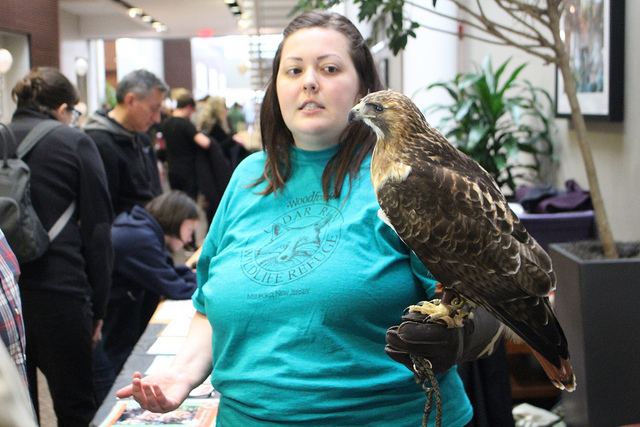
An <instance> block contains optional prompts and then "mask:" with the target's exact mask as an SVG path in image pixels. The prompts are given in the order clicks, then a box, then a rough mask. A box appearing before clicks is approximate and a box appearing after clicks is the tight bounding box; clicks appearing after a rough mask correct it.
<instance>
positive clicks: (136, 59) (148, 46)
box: [116, 38, 164, 79]
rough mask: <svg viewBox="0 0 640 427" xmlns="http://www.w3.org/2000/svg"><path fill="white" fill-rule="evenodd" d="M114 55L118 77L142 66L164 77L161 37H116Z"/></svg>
mask: <svg viewBox="0 0 640 427" xmlns="http://www.w3.org/2000/svg"><path fill="white" fill-rule="evenodd" d="M116 57H117V58H118V60H117V64H116V67H117V73H118V77H119V78H120V77H124V76H126V75H127V74H129V73H130V72H132V71H135V70H139V69H141V68H144V69H146V70H148V71H151V72H152V73H153V74H155V75H156V76H158V77H160V78H161V79H164V53H163V47H162V39H159V38H158V39H129V38H123V39H117V40H116Z"/></svg>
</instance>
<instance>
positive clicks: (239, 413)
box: [193, 148, 472, 426]
mask: <svg viewBox="0 0 640 427" xmlns="http://www.w3.org/2000/svg"><path fill="white" fill-rule="evenodd" d="M336 149H337V148H332V149H329V150H324V151H316V152H310V151H303V150H299V149H296V148H293V149H292V153H291V158H292V165H293V169H292V170H293V174H292V177H291V179H290V180H289V181H288V182H287V184H286V186H285V189H284V191H282V192H278V193H277V194H270V195H267V196H263V195H258V194H257V193H258V192H259V191H260V190H262V189H263V188H264V187H265V185H266V184H261V185H259V186H257V187H251V184H253V183H254V182H255V180H256V179H257V177H259V176H260V175H261V174H262V172H263V167H264V161H265V155H264V153H262V152H260V153H256V154H253V155H252V156H250V157H249V158H247V159H246V160H245V161H244V162H242V163H241V164H240V166H239V167H238V168H237V169H236V171H235V172H234V175H233V177H232V179H231V182H230V183H229V186H228V188H227V191H226V192H225V195H224V197H223V199H222V201H221V203H220V206H219V207H218V211H217V213H216V215H215V218H214V219H213V222H212V224H211V228H210V230H209V233H208V235H207V238H206V240H205V243H204V246H203V251H202V255H201V257H200V260H199V262H198V282H199V285H198V290H197V291H196V293H195V294H194V296H193V300H194V304H195V307H196V309H197V310H198V311H200V312H203V313H205V314H206V316H207V318H208V319H209V321H210V322H211V325H212V328H213V338H212V347H213V371H212V375H211V378H212V383H213V386H214V387H215V388H216V390H218V391H219V392H220V393H221V395H222V397H221V401H220V409H219V414H218V420H217V425H218V426H258V425H260V426H264V425H274V426H275V425H301V426H312V425H332V426H347V425H349V426H356V425H357V426H361V425H371V426H381V425H393V426H419V425H420V424H421V420H422V414H423V410H424V405H425V403H426V397H425V394H424V391H423V390H422V388H421V387H420V386H419V385H417V384H416V383H415V381H414V379H413V374H412V373H411V372H410V371H409V370H408V369H407V368H405V367H404V366H403V365H401V364H399V363H397V362H395V361H393V360H392V359H390V358H389V357H388V356H387V355H386V353H385V351H384V347H385V333H386V330H387V328H389V327H391V326H393V325H397V324H399V323H400V321H401V315H402V312H403V310H404V309H405V308H406V307H407V306H408V305H411V304H414V303H416V302H418V301H421V300H424V299H427V296H432V295H433V291H434V284H435V281H434V280H433V278H432V277H431V275H430V274H429V272H428V271H427V270H426V268H425V267H424V266H423V265H422V264H421V263H420V262H419V261H418V260H417V259H416V258H415V256H413V254H412V253H410V251H409V250H408V249H407V248H406V246H405V245H404V244H403V243H402V242H401V240H400V239H399V238H398V237H397V235H396V234H395V233H394V231H393V230H392V229H391V228H390V227H388V226H387V225H386V224H384V223H383V222H382V221H381V220H380V219H379V218H378V216H377V211H378V209H379V206H378V203H377V201H376V199H375V195H374V192H373V186H372V184H371V177H370V173H369V168H370V157H369V158H368V159H367V160H366V161H365V162H364V163H363V166H362V170H361V174H360V176H359V177H356V178H355V179H354V180H353V181H352V187H351V190H350V191H349V190H348V189H349V185H348V183H347V182H345V187H344V189H343V195H342V197H341V198H340V199H334V200H330V201H328V202H325V200H324V198H323V196H322V188H321V184H320V182H321V181H320V178H321V175H322V171H323V169H324V167H325V165H326V164H327V162H328V160H329V159H330V157H331V156H332V155H333V154H334V153H335V152H336ZM347 179H348V178H347ZM439 381H440V388H441V392H442V400H443V404H444V409H443V416H444V421H445V422H444V423H443V425H446V426H462V425H464V424H466V423H467V422H468V421H469V420H470V419H471V416H472V409H471V405H470V403H469V401H468V399H467V397H466V395H465V393H464V388H463V385H462V381H461V380H460V377H459V376H458V374H457V372H456V369H455V368H452V369H451V370H450V371H449V372H447V373H445V374H443V375H441V376H440V377H439ZM434 411H435V410H434ZM430 421H431V422H432V423H434V422H435V412H434V413H433V414H432V416H431V419H430Z"/></svg>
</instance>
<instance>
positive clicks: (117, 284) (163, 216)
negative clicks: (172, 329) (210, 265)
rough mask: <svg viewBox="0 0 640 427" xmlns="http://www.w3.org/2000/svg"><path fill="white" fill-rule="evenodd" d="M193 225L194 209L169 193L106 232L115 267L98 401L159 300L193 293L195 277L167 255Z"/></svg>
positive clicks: (190, 232) (178, 194)
mask: <svg viewBox="0 0 640 427" xmlns="http://www.w3.org/2000/svg"><path fill="white" fill-rule="evenodd" d="M197 224H198V206H197V205H196V203H195V202H194V201H193V200H192V199H191V198H190V197H189V196H188V195H187V194H186V193H183V192H182V191H177V190H172V191H169V192H166V193H164V194H162V195H160V196H157V197H155V198H154V199H152V200H151V201H150V202H149V203H147V205H146V206H145V208H144V209H143V208H141V207H140V206H134V207H133V209H132V210H131V213H126V212H123V213H121V214H120V215H118V216H117V217H116V219H115V221H114V223H113V227H112V228H111V234H112V236H113V247H114V252H115V264H114V269H113V276H112V277H113V283H112V285H111V294H110V296H109V305H108V308H107V317H106V319H105V321H104V327H103V328H102V337H103V340H102V345H101V346H100V348H99V349H98V351H100V352H101V351H102V347H103V348H104V351H105V354H106V356H107V359H104V358H100V359H99V361H100V363H97V368H98V369H97V370H96V372H97V373H98V372H100V373H101V374H100V375H106V377H99V376H98V375H97V376H98V378H96V379H97V380H98V381H100V393H99V401H102V399H103V398H104V396H105V395H106V394H107V393H108V392H109V389H110V388H111V386H112V385H113V381H115V377H116V375H117V374H118V372H120V369H122V366H123V365H124V363H125V362H126V360H127V358H128V357H129V355H130V354H131V351H132V350H133V347H134V346H135V344H136V343H137V342H138V340H139V339H140V337H141V336H142V333H143V332H144V330H145V328H146V327H147V324H148V323H149V320H150V319H151V317H152V316H153V313H154V312H155V310H156V308H157V307H158V303H159V302H160V300H161V298H162V297H165V298H169V299H174V300H181V299H189V298H191V296H192V295H193V292H194V291H195V290H196V274H195V273H194V272H193V271H192V269H191V268H190V267H187V266H186V265H184V264H182V265H175V264H174V262H173V259H172V257H171V252H174V251H177V250H179V249H182V248H183V247H184V245H185V244H188V243H190V242H191V240H192V236H193V232H194V230H195V228H196V225H197Z"/></svg>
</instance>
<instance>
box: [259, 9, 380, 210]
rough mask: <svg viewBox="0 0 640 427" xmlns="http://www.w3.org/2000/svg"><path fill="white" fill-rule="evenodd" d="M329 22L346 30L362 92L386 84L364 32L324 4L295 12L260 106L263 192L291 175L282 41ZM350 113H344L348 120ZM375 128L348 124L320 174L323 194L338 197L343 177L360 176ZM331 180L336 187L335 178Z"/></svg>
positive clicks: (279, 185)
mask: <svg viewBox="0 0 640 427" xmlns="http://www.w3.org/2000/svg"><path fill="white" fill-rule="evenodd" d="M315 27H319V28H325V29H330V30H335V31H338V32H340V33H342V34H343V35H344V36H345V37H346V38H347V40H349V42H350V55H351V60H352V61H353V64H354V65H355V69H356V71H357V73H358V77H359V80H360V94H361V95H362V96H364V95H366V94H367V93H369V92H375V91H378V90H382V89H384V87H383V86H382V82H381V81H380V76H379V75H378V71H377V69H376V66H375V63H374V61H373V56H372V55H371V51H370V50H369V47H368V46H367V45H366V42H365V40H364V38H363V37H362V34H360V32H359V31H358V29H357V28H356V27H355V25H353V23H352V22H351V21H349V20H348V19H347V18H345V17H344V16H342V15H340V14H337V13H332V12H328V11H322V10H314V11H310V12H306V13H303V14H301V15H299V16H298V17H296V18H294V19H293V20H292V21H291V22H290V23H289V25H288V26H287V27H286V28H285V30H284V32H283V36H284V38H283V40H282V42H281V43H280V45H279V46H278V50H277V51H276V54H275V57H274V59H273V69H272V74H271V79H270V80H269V83H268V84H267V88H266V91H265V95H264V100H263V102H262V106H261V108H260V129H261V136H262V147H263V148H264V150H265V151H266V155H267V160H266V162H265V166H264V172H263V176H262V177H261V178H260V179H259V180H258V182H257V183H256V185H257V184H259V183H261V182H264V181H267V183H268V184H267V187H266V188H265V189H264V190H263V191H262V192H261V193H260V194H265V195H266V194H270V193H277V192H278V190H281V189H282V188H283V187H284V185H285V183H286V182H287V180H288V179H289V178H290V176H291V159H290V157H289V154H290V148H291V146H292V145H293V135H292V134H291V131H289V129H288V128H287V126H286V125H285V123H284V120H283V118H282V113H281V111H280V106H279V101H278V94H277V91H276V79H277V76H278V72H279V70H280V60H281V58H282V47H283V45H284V43H285V42H286V40H287V38H288V37H289V36H290V35H291V34H293V33H295V32H296V31H298V30H301V29H306V28H315ZM346 120H347V118H346V117H345V121H346ZM375 141H376V138H375V134H374V133H373V131H372V130H371V128H369V127H368V126H366V125H365V124H364V123H362V122H357V123H354V124H352V125H350V126H349V127H348V128H347V130H346V131H345V133H344V135H343V136H342V144H341V145H340V147H339V149H338V152H337V153H336V154H335V155H334V156H333V157H332V158H331V160H330V161H329V163H328V164H327V166H326V168H325V170H324V172H323V174H322V191H323V194H324V198H325V200H328V199H330V198H337V197H339V196H340V193H341V192H342V185H343V183H344V180H345V178H346V176H347V174H348V175H349V180H351V178H352V177H353V176H356V175H357V173H358V171H359V169H360V166H361V164H362V161H363V160H364V158H365V157H366V155H367V154H368V153H369V152H370V151H371V150H372V149H373V146H374V145H375ZM332 181H333V188H331V184H332Z"/></svg>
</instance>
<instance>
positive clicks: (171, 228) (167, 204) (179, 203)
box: [144, 190, 199, 239]
mask: <svg viewBox="0 0 640 427" xmlns="http://www.w3.org/2000/svg"><path fill="white" fill-rule="evenodd" d="M144 208H145V210H146V211H147V212H149V213H150V214H151V216H152V217H154V218H155V219H156V221H158V223H159V224H160V227H161V228H162V232H163V233H164V234H165V235H166V236H171V237H175V238H178V239H180V227H181V226H182V223H183V222H185V221H186V220H188V219H198V218H199V216H198V205H196V202H195V201H193V199H191V197H189V196H187V194H186V193H184V192H182V191H179V190H171V191H167V192H165V193H162V194H161V195H159V196H157V197H155V198H153V199H151V201H149V202H148V203H147V204H146V206H145V207H144Z"/></svg>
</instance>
